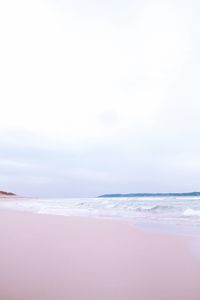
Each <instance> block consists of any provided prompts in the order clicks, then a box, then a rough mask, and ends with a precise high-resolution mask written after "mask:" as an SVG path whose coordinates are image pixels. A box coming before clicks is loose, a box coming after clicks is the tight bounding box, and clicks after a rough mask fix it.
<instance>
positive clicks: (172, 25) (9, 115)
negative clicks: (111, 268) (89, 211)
mask: <svg viewBox="0 0 200 300" xmlns="http://www.w3.org/2000/svg"><path fill="white" fill-rule="evenodd" d="M199 37H200V4H199V2H198V1H197V0H190V1H189V0H168V1H155V0H146V1H145V0H144V1H141V0H132V1H130V0H118V1H116V0H115V1H114V0H101V1H100V0H98V1H97V0H85V1H83V0H71V1H68V0H46V1H44V0H34V1H30V0H18V1H16V0H7V1H0V82H1V87H0V110H1V114H0V189H2V190H8V191H13V192H16V193H18V194H21V195H32V196H54V197H55V196H66V197H72V196H73V197H78V196H83V197H86V196H89V197H90V196H96V195H99V194H102V193H118V192H119V193H128V192H182V191H197V190H198V191H200V84H199V78H200V76H199V75H200V74H199V72H200V56H199V53H200V38H199Z"/></svg>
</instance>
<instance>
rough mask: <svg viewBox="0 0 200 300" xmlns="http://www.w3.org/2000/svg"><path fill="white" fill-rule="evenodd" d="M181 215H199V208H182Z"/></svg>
mask: <svg viewBox="0 0 200 300" xmlns="http://www.w3.org/2000/svg"><path fill="white" fill-rule="evenodd" d="M183 215H184V216H186V217H200V210H195V209H192V208H187V209H186V210H184V212H183Z"/></svg>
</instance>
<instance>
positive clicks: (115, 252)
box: [0, 210, 200, 300]
mask: <svg viewBox="0 0 200 300" xmlns="http://www.w3.org/2000/svg"><path fill="white" fill-rule="evenodd" d="M0 243H1V248H0V265H1V268H0V279H1V280H0V299H1V300H35V299H37V300H57V299H59V300H65V299H68V300H129V299H130V300H132V299H134V300H147V299H148V300H177V299H181V300H188V299H190V300H199V299H200V286H199V278H200V260H199V259H198V258H197V257H196V256H195V255H193V253H192V238H190V237H186V236H178V235H170V234H167V235H165V234H162V233H160V232H154V231H153V230H152V231H151V230H145V229H140V228H137V227H134V226H133V225H132V224H129V223H128V222H126V221H123V220H106V219H100V218H99V219H98V218H89V217H66V216H53V215H38V214H32V213H29V212H16V211H8V210H0Z"/></svg>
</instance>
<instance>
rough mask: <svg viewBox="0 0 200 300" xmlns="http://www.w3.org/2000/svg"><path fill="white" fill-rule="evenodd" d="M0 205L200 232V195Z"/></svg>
mask: <svg viewBox="0 0 200 300" xmlns="http://www.w3.org/2000/svg"><path fill="white" fill-rule="evenodd" d="M0 208H4V209H12V210H18V211H29V212H33V213H38V214H51V215H63V216H93V217H104V218H123V219H124V218H125V219H129V220H131V221H133V222H134V223H135V224H140V225H142V226H148V227H152V228H153V227H154V228H155V227H156V228H161V229H162V230H166V228H167V230H170V231H177V232H179V233H194V234H195V235H196V234H197V235H198V234H199V235H200V197H145V198H136V197H134V198H65V199H33V198H29V199H28V198H27V199H25V198H16V199H12V200H9V199H8V198H7V199H6V200H1V201H0Z"/></svg>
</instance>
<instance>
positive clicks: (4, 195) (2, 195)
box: [0, 191, 17, 197]
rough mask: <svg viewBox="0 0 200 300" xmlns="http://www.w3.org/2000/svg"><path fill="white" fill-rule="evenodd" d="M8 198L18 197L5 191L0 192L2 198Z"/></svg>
mask: <svg viewBox="0 0 200 300" xmlns="http://www.w3.org/2000/svg"><path fill="white" fill-rule="evenodd" d="M6 196H7V197H8V196H17V195H16V194H14V193H10V192H4V191H0V197H6Z"/></svg>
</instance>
